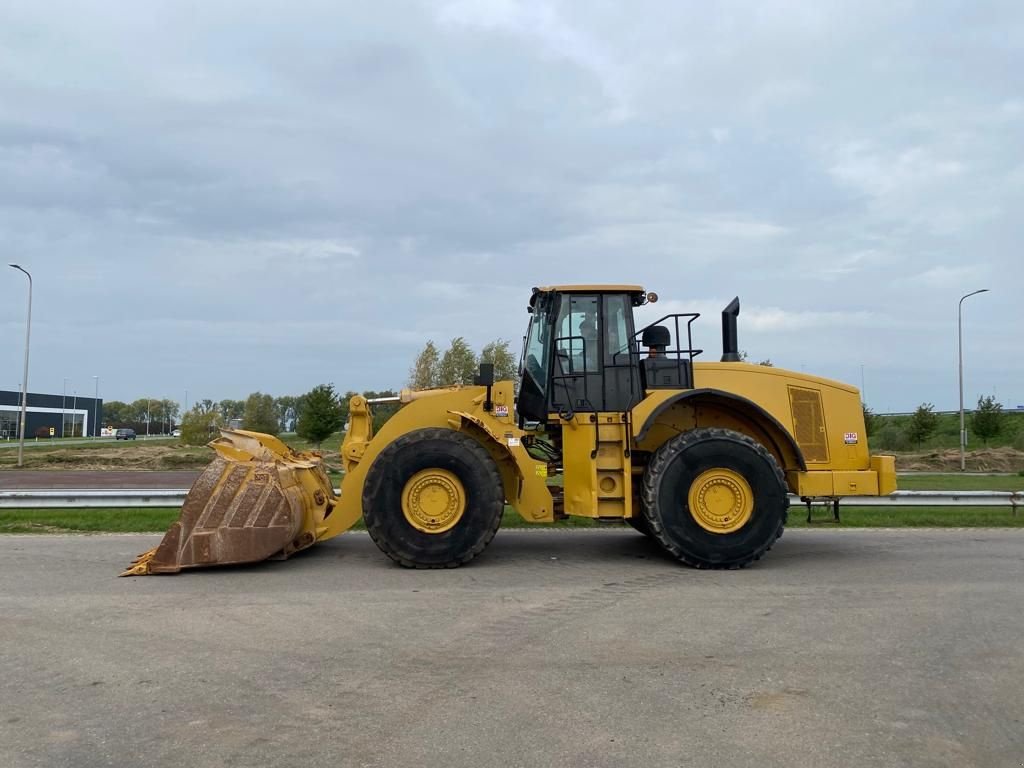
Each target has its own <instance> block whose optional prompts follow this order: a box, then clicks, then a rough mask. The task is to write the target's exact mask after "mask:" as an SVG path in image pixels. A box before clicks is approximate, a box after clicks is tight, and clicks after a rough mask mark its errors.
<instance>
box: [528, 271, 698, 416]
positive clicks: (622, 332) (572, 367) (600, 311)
mask: <svg viewBox="0 0 1024 768" xmlns="http://www.w3.org/2000/svg"><path fill="white" fill-rule="evenodd" d="M653 301H657V296H656V295H655V294H653V293H645V292H644V289H643V288H642V287H640V286H638V285H574V286H554V287H548V288H534V289H533V296H532V297H531V298H530V306H529V312H530V313H531V318H530V327H529V330H528V331H527V334H526V338H525V343H524V346H523V357H522V362H521V363H520V369H519V375H520V380H521V383H520V388H519V398H518V404H517V408H518V412H519V417H520V420H521V421H534V422H547V421H548V420H549V419H550V418H552V417H553V416H557V417H560V418H562V419H565V420H568V419H570V418H572V416H573V415H574V414H576V413H581V412H583V413H596V412H620V413H622V412H626V411H629V410H630V409H631V408H632V407H633V406H634V405H636V404H637V403H639V402H640V401H641V400H642V399H643V398H644V396H645V395H646V393H647V391H649V390H651V389H689V388H692V387H693V366H692V360H693V357H694V356H695V355H697V354H699V353H700V350H695V349H693V348H692V347H693V345H692V344H691V343H690V324H691V323H692V322H693V321H694V320H695V319H696V318H697V316H698V315H697V314H695V313H691V314H675V315H666V316H665V317H663V318H661V319H659V320H657V321H655V322H654V323H652V324H650V325H648V326H646V327H644V328H641V329H640V330H637V329H636V328H635V324H634V318H633V309H634V307H639V306H642V305H644V304H647V303H648V302H653ZM681 320H682V321H684V325H683V326H681V325H680V321H681ZM669 321H673V322H672V325H673V328H674V331H675V339H673V334H672V330H670V328H669V327H666V325H663V323H668V322H669ZM683 333H685V338H683V336H682V335H681V334H683ZM684 341H685V343H686V347H685V348H684V347H683V344H682V343H681V342H684ZM673 342H675V343H674V345H673Z"/></svg>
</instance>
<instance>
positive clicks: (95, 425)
mask: <svg viewBox="0 0 1024 768" xmlns="http://www.w3.org/2000/svg"><path fill="white" fill-rule="evenodd" d="M93 378H94V379H96V392H95V394H94V395H93V398H92V436H93V437H99V435H100V424H99V418H100V417H99V412H100V377H99V376H93Z"/></svg>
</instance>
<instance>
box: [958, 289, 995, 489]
mask: <svg viewBox="0 0 1024 768" xmlns="http://www.w3.org/2000/svg"><path fill="white" fill-rule="evenodd" d="M987 291H988V288H980V289H978V290H977V291H971V292H970V293H968V294H965V295H963V296H961V297H960V303H959V304H958V305H957V309H956V327H957V351H958V354H959V357H960V471H961V472H963V471H964V470H966V469H967V454H966V448H967V430H966V429H964V299H966V298H968V297H970V296H974V295H976V294H979V293H986V292H987Z"/></svg>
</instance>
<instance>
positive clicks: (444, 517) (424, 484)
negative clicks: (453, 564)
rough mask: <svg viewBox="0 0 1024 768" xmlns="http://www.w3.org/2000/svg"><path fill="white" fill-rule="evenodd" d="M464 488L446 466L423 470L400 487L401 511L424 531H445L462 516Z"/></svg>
mask: <svg viewBox="0 0 1024 768" xmlns="http://www.w3.org/2000/svg"><path fill="white" fill-rule="evenodd" d="M465 511H466V491H465V489H464V488H463V487H462V481H460V480H459V478H458V477H456V476H455V475H454V474H453V473H451V472H449V471H448V470H446V469H424V470H421V471H419V472H417V473H416V474H415V475H413V476H412V477H410V478H409V481H408V482H407V483H406V484H405V488H404V489H403V490H402V514H404V515H405V519H406V520H408V521H409V525H411V526H412V527H413V528H415V529H416V530H418V531H423V533H444V532H445V531H448V530H451V529H452V528H454V527H455V525H456V524H457V523H458V522H459V520H461V519H462V515H463V513H465Z"/></svg>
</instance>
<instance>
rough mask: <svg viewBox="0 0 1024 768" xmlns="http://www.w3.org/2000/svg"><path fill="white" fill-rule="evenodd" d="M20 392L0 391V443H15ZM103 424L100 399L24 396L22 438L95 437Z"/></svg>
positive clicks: (36, 394) (19, 413) (41, 395)
mask: <svg viewBox="0 0 1024 768" xmlns="http://www.w3.org/2000/svg"><path fill="white" fill-rule="evenodd" d="M20 417H21V392H12V391H10V390H2V389H0V440H16V439H17V438H18V423H19V419H20ZM102 423H103V400H102V399H94V398H92V397H82V396H81V395H64V394H56V395H47V394H43V393H41V392H29V393H28V406H27V408H26V413H25V439H26V440H29V439H34V438H36V437H40V438H42V437H47V438H49V437H97V436H99V434H100V424H102Z"/></svg>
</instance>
